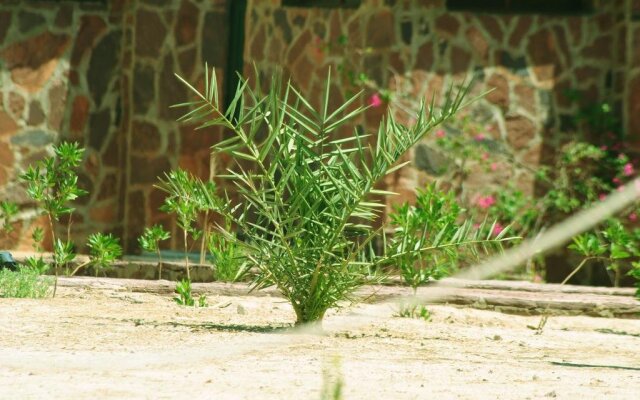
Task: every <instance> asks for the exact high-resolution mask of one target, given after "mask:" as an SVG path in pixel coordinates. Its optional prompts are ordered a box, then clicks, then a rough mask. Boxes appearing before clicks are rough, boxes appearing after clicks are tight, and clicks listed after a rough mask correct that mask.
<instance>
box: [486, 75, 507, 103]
mask: <svg viewBox="0 0 640 400" xmlns="http://www.w3.org/2000/svg"><path fill="white" fill-rule="evenodd" d="M487 89H493V90H492V91H491V92H490V93H488V94H487V96H486V99H487V100H488V101H489V102H491V103H493V104H495V105H497V106H499V107H500V108H501V109H502V110H503V111H506V110H508V109H509V81H507V79H506V78H505V77H504V76H502V75H498V74H493V75H491V77H489V79H488V80H487Z"/></svg>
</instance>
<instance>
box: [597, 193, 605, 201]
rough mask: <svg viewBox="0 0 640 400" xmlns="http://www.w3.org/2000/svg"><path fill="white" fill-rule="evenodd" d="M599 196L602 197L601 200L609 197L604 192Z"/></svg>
mask: <svg viewBox="0 0 640 400" xmlns="http://www.w3.org/2000/svg"><path fill="white" fill-rule="evenodd" d="M598 198H599V199H600V201H605V200H606V199H607V195H606V194H604V193H600V195H599V196H598Z"/></svg>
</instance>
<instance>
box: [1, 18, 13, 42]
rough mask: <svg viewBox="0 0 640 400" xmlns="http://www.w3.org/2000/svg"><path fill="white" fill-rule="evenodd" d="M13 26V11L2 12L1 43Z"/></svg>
mask: <svg viewBox="0 0 640 400" xmlns="http://www.w3.org/2000/svg"><path fill="white" fill-rule="evenodd" d="M10 26H11V12H10V11H1V12H0V43H2V42H4V37H5V35H6V34H7V31H8V30H9V27H10Z"/></svg>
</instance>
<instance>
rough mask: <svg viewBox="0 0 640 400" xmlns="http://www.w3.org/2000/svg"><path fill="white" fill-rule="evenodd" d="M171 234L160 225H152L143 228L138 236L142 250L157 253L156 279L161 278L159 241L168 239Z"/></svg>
mask: <svg viewBox="0 0 640 400" xmlns="http://www.w3.org/2000/svg"><path fill="white" fill-rule="evenodd" d="M170 237H171V234H170V233H169V232H167V231H165V230H164V228H163V227H162V226H161V225H154V226H152V227H151V228H144V232H143V233H142V235H141V236H140V237H139V238H138V243H139V244H140V247H142V249H143V250H144V251H149V252H155V253H156V254H157V255H158V279H162V254H161V253H160V242H161V241H163V240H168V239H169V238H170Z"/></svg>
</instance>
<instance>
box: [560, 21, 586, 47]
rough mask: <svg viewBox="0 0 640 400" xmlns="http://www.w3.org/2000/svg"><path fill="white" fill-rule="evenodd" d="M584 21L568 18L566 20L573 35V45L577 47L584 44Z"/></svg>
mask: <svg viewBox="0 0 640 400" xmlns="http://www.w3.org/2000/svg"><path fill="white" fill-rule="evenodd" d="M584 20H585V19H584V18H583V17H568V18H567V19H566V20H565V21H566V23H567V27H568V28H569V33H570V34H571V44H572V45H573V46H575V47H577V46H579V45H580V44H582V36H583V35H582V25H583V24H584Z"/></svg>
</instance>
